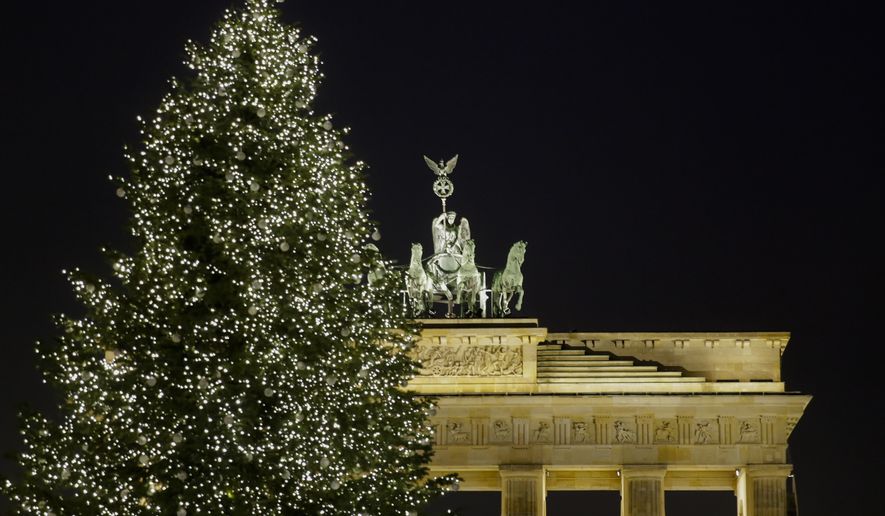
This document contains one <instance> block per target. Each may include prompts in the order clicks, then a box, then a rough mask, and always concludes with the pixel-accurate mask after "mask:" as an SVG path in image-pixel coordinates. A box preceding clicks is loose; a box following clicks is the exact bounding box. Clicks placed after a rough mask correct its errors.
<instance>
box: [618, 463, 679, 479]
mask: <svg viewBox="0 0 885 516" xmlns="http://www.w3.org/2000/svg"><path fill="white" fill-rule="evenodd" d="M620 472H621V477H622V478H657V479H663V478H664V476H665V475H666V474H667V466H657V465H635V466H634V465H631V466H621V469H620Z"/></svg>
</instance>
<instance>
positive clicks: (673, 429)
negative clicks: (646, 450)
mask: <svg viewBox="0 0 885 516" xmlns="http://www.w3.org/2000/svg"><path fill="white" fill-rule="evenodd" d="M677 437H678V427H677V426H676V418H667V419H656V420H655V425H654V441H653V442H654V443H655V444H676V442H677Z"/></svg>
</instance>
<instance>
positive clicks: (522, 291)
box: [516, 285, 525, 311]
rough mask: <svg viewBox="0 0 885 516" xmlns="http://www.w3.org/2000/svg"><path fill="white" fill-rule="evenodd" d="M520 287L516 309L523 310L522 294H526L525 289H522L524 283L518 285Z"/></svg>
mask: <svg viewBox="0 0 885 516" xmlns="http://www.w3.org/2000/svg"><path fill="white" fill-rule="evenodd" d="M517 288H518V289H519V299H518V300H517V301H516V310H517V311H519V310H522V296H524V295H525V290H523V289H522V285H520V286H519V287H517Z"/></svg>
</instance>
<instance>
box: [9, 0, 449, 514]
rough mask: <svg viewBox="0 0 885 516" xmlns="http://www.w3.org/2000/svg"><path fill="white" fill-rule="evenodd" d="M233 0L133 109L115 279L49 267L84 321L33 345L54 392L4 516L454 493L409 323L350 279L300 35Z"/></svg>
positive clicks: (356, 261)
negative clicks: (55, 406) (57, 405)
mask: <svg viewBox="0 0 885 516" xmlns="http://www.w3.org/2000/svg"><path fill="white" fill-rule="evenodd" d="M244 3H245V5H244V6H243V7H242V8H239V9H233V10H229V11H227V12H226V13H225V15H224V17H223V19H222V20H221V21H220V22H219V24H218V25H217V26H216V27H215V29H214V31H213V32H212V35H211V39H210V41H209V42H208V43H206V44H202V45H201V44H197V43H193V42H192V43H189V44H188V46H187V53H188V59H187V61H186V65H187V67H188V68H189V70H190V75H189V76H188V77H185V78H182V79H180V80H174V81H172V89H171V91H170V92H169V93H168V94H167V95H166V96H165V97H164V98H163V100H162V102H161V103H160V106H159V108H158V109H157V110H156V112H155V113H154V114H153V115H152V117H148V118H139V119H138V121H139V124H140V125H141V132H142V140H143V141H142V145H141V148H140V149H138V150H137V151H127V155H126V157H127V159H128V160H129V162H130V164H131V177H130V178H129V179H123V178H117V179H116V180H117V181H118V183H119V184H118V185H117V187H118V188H117V190H116V195H117V196H119V197H120V198H121V199H124V200H125V202H127V203H129V204H130V205H131V207H132V221H131V224H130V225H129V226H130V228H131V232H132V235H133V237H134V239H135V242H136V246H137V248H138V251H137V252H136V253H134V254H133V255H131V256H127V255H124V254H122V253H111V260H112V263H113V264H114V265H113V275H114V276H115V278H116V281H115V282H110V281H104V280H100V279H97V278H93V277H91V276H90V275H87V274H84V273H82V272H80V271H76V270H75V271H72V272H70V273H67V275H68V277H69V278H70V280H71V283H72V285H73V288H74V290H75V292H76V294H77V296H78V297H79V298H80V299H81V300H82V302H83V304H84V306H85V308H86V315H85V316H83V317H82V318H70V317H66V316H59V317H58V324H59V327H60V328H62V329H63V333H62V335H61V337H59V339H58V344H57V345H55V344H53V345H40V346H38V353H39V354H40V357H41V359H42V362H43V363H44V364H47V366H48V367H46V368H45V369H44V372H45V375H46V378H47V380H48V381H49V382H50V383H51V384H52V385H54V386H55V387H57V388H58V389H59V390H60V391H61V392H62V393H63V399H65V400H66V402H65V403H64V404H63V405H62V407H61V419H60V421H59V422H55V421H54V420H50V419H48V418H46V417H44V416H42V415H34V416H29V417H28V418H26V419H25V420H24V451H23V452H22V453H21V455H20V457H19V462H20V464H21V466H22V472H23V477H24V478H23V480H22V481H21V482H20V483H15V484H14V483H11V482H6V483H5V484H4V485H3V487H2V490H3V492H4V494H5V495H6V496H8V498H9V499H10V500H11V502H12V504H13V505H14V506H15V509H16V511H17V512H19V513H22V514H41V515H47V514H118V515H136V514H137V515H146V514H156V515H161V514H177V515H179V516H182V515H188V514H262V515H269V514H291V513H305V514H317V513H325V514H401V515H402V514H406V513H407V512H408V511H415V510H417V509H418V508H419V507H420V506H422V505H423V504H424V503H426V502H427V501H428V500H429V498H430V497H431V496H434V495H437V494H440V493H441V492H443V491H444V490H446V489H447V488H448V486H450V485H452V481H451V479H449V478H445V479H429V480H426V479H424V477H425V476H426V475H427V468H426V465H427V463H428V461H429V460H430V456H431V448H430V442H431V439H430V437H431V434H432V431H431V428H430V427H429V424H428V422H427V421H426V418H427V413H428V411H429V410H430V401H428V400H426V399H423V398H417V397H413V396H411V395H410V394H409V393H407V392H405V391H404V390H403V389H402V388H401V386H402V385H405V384H406V382H407V381H408V380H409V379H410V378H411V377H412V374H413V370H414V363H413V361H412V360H411V358H410V357H409V355H408V351H409V350H410V349H411V347H412V345H413V344H412V343H413V340H412V338H411V336H412V335H413V334H414V331H415V329H414V328H412V327H411V326H409V325H408V323H407V322H406V319H405V314H403V313H401V312H400V311H399V309H398V308H392V307H401V306H402V303H401V302H400V297H399V296H400V294H399V289H400V285H401V283H402V278H401V277H400V276H399V275H398V274H394V273H387V274H378V273H373V274H372V275H371V276H370V275H369V273H370V272H372V271H378V270H382V271H383V270H384V269H385V266H386V265H389V264H387V263H386V262H384V261H383V259H382V258H381V255H380V253H379V252H378V251H377V247H375V246H374V245H372V246H368V245H367V243H370V242H372V241H378V240H379V239H380V237H381V235H380V232H379V231H378V230H377V227H376V224H375V223H374V222H372V221H371V220H369V218H368V215H367V210H366V203H367V196H368V193H367V191H366V185H365V180H364V176H363V165H362V164H361V163H360V162H358V161H353V158H352V157H351V155H350V153H349V150H348V147H347V145H346V144H345V143H344V141H343V137H344V135H346V133H347V132H348V131H347V129H342V128H338V127H336V126H335V125H334V124H333V122H332V119H331V117H330V116H327V115H323V114H318V113H315V112H314V111H313V109H312V107H311V106H313V105H314V103H313V101H314V98H315V97H316V94H317V90H318V87H319V82H320V78H321V76H322V75H321V72H320V69H319V65H320V62H319V58H318V57H317V54H316V51H315V48H316V40H315V39H314V38H312V37H309V36H304V35H303V34H302V33H301V31H300V29H298V28H296V27H292V26H289V25H285V24H283V23H281V22H280V19H279V18H280V16H279V12H278V11H277V7H276V4H277V3H278V2H277V0H244ZM369 277H371V278H373V279H372V284H371V285H369V283H368V281H367V280H366V278H369ZM392 309H393V310H395V311H393V312H392V311H391V310H392ZM84 450H89V451H88V452H86V451H84ZM354 472H359V473H358V474H357V473H354Z"/></svg>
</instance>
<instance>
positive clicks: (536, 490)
mask: <svg viewBox="0 0 885 516" xmlns="http://www.w3.org/2000/svg"><path fill="white" fill-rule="evenodd" d="M499 471H500V473H501V516H545V515H546V514H547V483H546V472H545V471H544V468H543V467H542V466H501V467H500V470H499Z"/></svg>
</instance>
